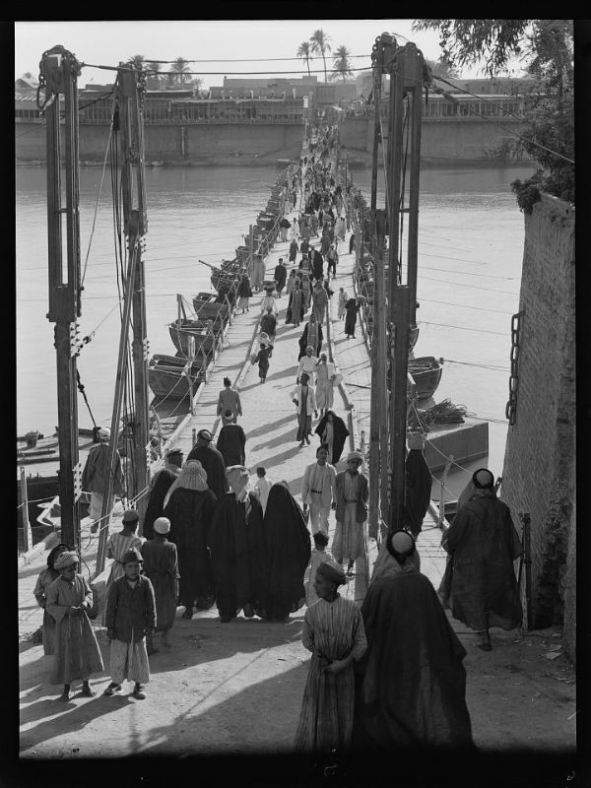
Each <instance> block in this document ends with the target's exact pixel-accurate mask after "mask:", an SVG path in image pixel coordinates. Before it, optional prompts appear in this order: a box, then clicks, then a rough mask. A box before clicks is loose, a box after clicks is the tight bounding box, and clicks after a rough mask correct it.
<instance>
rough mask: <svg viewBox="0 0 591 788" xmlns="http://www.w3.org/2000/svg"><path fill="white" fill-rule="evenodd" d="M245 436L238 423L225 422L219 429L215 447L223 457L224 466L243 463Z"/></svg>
mask: <svg viewBox="0 0 591 788" xmlns="http://www.w3.org/2000/svg"><path fill="white" fill-rule="evenodd" d="M245 442H246V437H245V435H244V430H243V429H242V427H241V426H240V425H239V424H225V425H224V426H223V427H222V429H221V430H220V434H219V436H218V440H217V449H218V451H219V452H220V453H221V455H222V457H223V458H224V464H225V466H226V468H228V467H229V466H230V465H244V445H245Z"/></svg>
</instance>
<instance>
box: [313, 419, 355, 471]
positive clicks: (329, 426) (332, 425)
mask: <svg viewBox="0 0 591 788" xmlns="http://www.w3.org/2000/svg"><path fill="white" fill-rule="evenodd" d="M314 432H315V433H316V434H317V435H318V436H319V438H320V443H321V445H323V446H326V447H327V448H328V460H327V461H328V462H329V463H330V464H331V465H336V463H337V462H338V461H339V460H340V458H341V454H342V453H343V448H344V446H345V440H346V439H347V435H349V430H348V429H347V428H346V426H345V422H344V421H343V420H342V419H341V418H340V416H337V415H336V413H335V412H334V411H332V410H327V411H326V413H325V414H324V416H323V417H322V418H321V419H320V421H319V422H318V426H317V427H316V429H315V430H314Z"/></svg>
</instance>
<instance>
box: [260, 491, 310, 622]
mask: <svg viewBox="0 0 591 788" xmlns="http://www.w3.org/2000/svg"><path fill="white" fill-rule="evenodd" d="M263 530H264V535H265V549H266V555H267V580H268V582H267V593H266V599H265V604H264V608H265V613H266V616H267V618H271V619H284V618H285V617H286V616H288V615H289V614H290V613H295V611H296V610H298V609H299V608H300V607H301V606H302V605H303V604H304V602H305V596H306V592H305V589H304V573H305V571H306V567H307V566H308V563H309V561H310V553H311V546H310V532H309V531H308V528H307V527H306V523H305V520H304V515H303V513H302V510H301V509H300V507H299V506H298V504H297V503H296V500H295V498H294V497H293V495H292V494H291V493H290V492H289V490H288V489H287V487H285V485H283V484H274V485H273V486H272V487H271V490H270V491H269V498H268V499H267V508H266V509H265V517H264V521H263Z"/></svg>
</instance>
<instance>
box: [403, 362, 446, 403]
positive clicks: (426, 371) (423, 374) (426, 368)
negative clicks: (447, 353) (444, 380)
mask: <svg viewBox="0 0 591 788" xmlns="http://www.w3.org/2000/svg"><path fill="white" fill-rule="evenodd" d="M442 365H443V359H436V358H435V357H434V356H420V357H419V358H413V359H409V360H408V371H409V373H410V374H411V375H412V377H413V379H414V382H415V384H416V395H417V399H428V398H429V397H432V396H433V394H434V393H435V390H436V389H437V386H438V385H439V381H440V380H441V372H442V369H443V366H442Z"/></svg>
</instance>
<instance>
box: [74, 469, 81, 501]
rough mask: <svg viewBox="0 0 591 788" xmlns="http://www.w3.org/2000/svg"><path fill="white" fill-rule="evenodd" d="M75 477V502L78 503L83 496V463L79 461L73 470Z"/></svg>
mask: <svg viewBox="0 0 591 788" xmlns="http://www.w3.org/2000/svg"><path fill="white" fill-rule="evenodd" d="M72 474H73V477H74V501H77V500H78V499H79V498H80V496H81V495H82V463H81V462H80V461H78V462H77V463H76V465H74V467H73V468H72Z"/></svg>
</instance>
